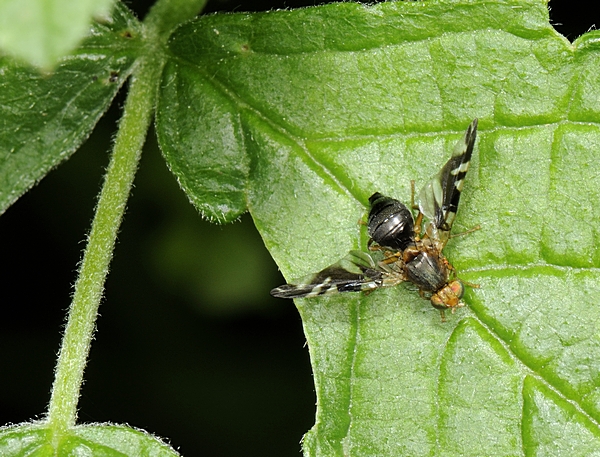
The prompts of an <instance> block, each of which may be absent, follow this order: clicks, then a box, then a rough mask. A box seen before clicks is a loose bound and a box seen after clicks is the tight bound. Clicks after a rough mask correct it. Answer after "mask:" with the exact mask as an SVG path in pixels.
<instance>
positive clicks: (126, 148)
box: [47, 62, 157, 438]
mask: <svg viewBox="0 0 600 457" xmlns="http://www.w3.org/2000/svg"><path fill="white" fill-rule="evenodd" d="M153 63H154V64H156V62H142V63H141V64H140V66H139V67H138V68H137V69H136V71H134V74H133V76H132V78H131V83H130V88H129V93H128V96H127V101H126V103H125V108H124V112H123V117H122V119H121V123H120V125H119V132H118V134H117V137H116V140H115V145H114V149H113V154H112V158H111V160H110V164H109V166H108V170H107V172H106V175H105V178H104V184H103V187H102V190H101V193H100V197H99V200H98V205H97V207H96V214H95V216H94V220H93V222H92V228H91V232H90V234H89V236H88V243H87V247H86V249H85V252H84V255H83V261H82V262H81V266H80V269H79V275H78V278H77V281H76V283H75V292H74V295H73V301H72V302H71V306H70V309H69V315H68V321H67V325H66V328H65V333H64V336H63V340H62V346H61V349H60V353H59V356H58V362H57V366H56V372H55V379H54V384H53V386H52V394H51V398H50V405H49V408H48V416H47V421H48V423H49V424H50V426H51V427H52V428H53V429H54V430H55V432H56V433H55V436H56V437H57V438H60V435H61V434H62V433H61V432H63V431H65V430H66V429H68V428H69V427H72V426H73V425H75V421H76V419H77V403H78V400H79V392H80V388H81V384H82V381H83V371H84V369H85V365H86V361H87V356H88V353H89V349H90V343H91V341H92V337H93V333H94V328H95V322H96V316H97V313H98V306H99V305H100V300H101V299H102V294H103V291H104V282H105V280H106V275H107V274H108V267H109V264H110V261H111V259H112V253H113V250H114V246H115V240H116V237H117V232H118V230H119V226H120V224H121V220H122V219H123V213H124V212H125V207H126V204H127V198H128V197H129V193H130V191H131V186H132V183H133V179H134V177H135V172H136V170H137V167H138V163H139V160H140V156H141V150H142V146H143V144H144V140H145V138H146V132H147V131H148V127H149V125H150V121H151V118H152V114H153V109H154V101H155V95H156V81H157V71H156V68H152V66H153V65H152V64H153Z"/></svg>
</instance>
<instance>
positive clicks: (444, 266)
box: [271, 119, 478, 321]
mask: <svg viewBox="0 0 600 457" xmlns="http://www.w3.org/2000/svg"><path fill="white" fill-rule="evenodd" d="M476 137H477V119H474V120H473V122H471V124H470V125H469V127H468V128H467V131H466V132H465V134H464V136H463V138H462V139H461V140H459V141H458V143H457V144H456V146H455V147H454V150H453V152H452V156H451V157H450V159H449V160H448V161H447V162H446V164H445V165H444V166H443V167H442V168H441V169H440V171H439V172H438V173H437V174H436V175H435V176H433V177H432V178H431V179H430V180H429V181H428V182H427V183H426V184H425V186H424V187H423V188H422V189H421V191H420V192H419V196H418V205H415V204H414V181H413V182H411V185H412V189H413V192H412V194H413V198H412V202H411V208H410V209H409V208H408V207H407V206H406V205H405V204H404V203H402V202H400V201H399V200H396V199H393V198H390V197H386V196H384V195H382V194H380V193H379V192H376V193H374V194H373V195H371V197H370V198H369V204H370V210H369V216H368V219H367V230H368V233H369V236H370V240H369V252H364V251H350V252H349V253H348V254H347V255H346V256H345V257H344V258H343V259H341V260H339V261H338V262H336V263H334V264H333V265H330V266H328V267H326V268H324V269H323V270H321V271H319V272H318V273H315V274H311V275H308V276H306V277H304V278H300V279H298V280H296V281H292V283H290V284H285V285H283V286H280V287H277V288H275V289H273V290H272V291H271V295H273V296H274V297H280V298H301V297H316V296H321V295H330V294H335V293H339V292H360V291H371V290H374V289H377V288H380V287H391V286H395V285H397V284H400V283H401V282H411V283H412V284H414V285H415V286H417V288H418V289H419V294H420V295H421V297H423V298H426V299H429V300H430V302H431V304H432V306H433V307H435V308H437V309H439V310H440V314H441V316H442V321H445V320H446V319H445V314H444V312H445V310H448V309H449V310H451V311H452V312H454V311H455V310H456V309H457V308H460V307H462V306H464V302H463V301H462V297H463V295H464V291H465V283H464V282H462V281H461V280H460V279H458V278H457V277H456V272H455V270H454V267H453V266H452V265H451V264H450V262H448V260H447V259H446V257H445V256H444V254H443V252H442V251H443V249H444V247H445V246H446V243H447V242H448V240H449V239H450V237H451V235H450V232H451V230H452V224H453V223H454V219H455V218H456V212H457V210H458V203H459V201H460V195H461V192H462V189H463V186H464V180H465V177H466V174H467V171H468V170H469V164H470V162H471V156H472V154H473V147H474V145H475V139H476ZM411 209H413V210H416V211H417V217H416V218H414V217H413V213H412V212H411ZM425 221H427V222H425ZM477 228H478V227H476V228H475V229H473V230H476V229H477ZM470 285H471V286H474V287H478V286H476V285H474V284H470Z"/></svg>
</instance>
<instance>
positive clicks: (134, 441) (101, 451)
mask: <svg viewBox="0 0 600 457" xmlns="http://www.w3.org/2000/svg"><path fill="white" fill-rule="evenodd" d="M53 438H54V437H53V434H52V430H50V429H49V428H47V427H46V426H45V425H41V424H30V425H18V426H13V427H4V428H0V455H2V456H3V457H22V456H24V455H32V456H33V455H35V456H36V457H38V456H39V457H46V456H47V457H51V456H67V455H87V456H103V457H112V456H114V457H125V456H131V457H140V456H147V457H151V456H152V457H176V456H178V455H179V454H178V453H177V452H175V451H174V450H173V449H172V448H171V447H170V446H168V445H167V444H165V443H163V442H162V441H160V440H159V439H157V438H155V437H154V436H152V435H150V434H149V433H147V432H144V431H140V430H134V429H132V428H130V427H125V426H122V425H83V426H77V427H74V428H72V429H70V430H69V431H68V432H66V433H65V434H64V435H63V436H61V437H60V439H59V444H58V445H56V443H55V442H54V440H53ZM55 446H56V448H55Z"/></svg>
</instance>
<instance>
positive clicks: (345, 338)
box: [157, 0, 600, 456]
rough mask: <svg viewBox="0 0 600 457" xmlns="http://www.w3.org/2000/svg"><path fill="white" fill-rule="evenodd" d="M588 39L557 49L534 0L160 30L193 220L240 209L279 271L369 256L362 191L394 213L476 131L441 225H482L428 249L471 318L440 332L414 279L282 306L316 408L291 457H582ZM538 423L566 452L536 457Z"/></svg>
mask: <svg viewBox="0 0 600 457" xmlns="http://www.w3.org/2000/svg"><path fill="white" fill-rule="evenodd" d="M599 36H600V34H599V33H597V32H591V33H588V34H586V35H584V36H583V37H581V38H580V39H579V40H577V41H576V42H575V43H574V44H571V43H569V42H568V41H567V40H566V39H565V38H564V37H562V36H560V35H558V34H557V33H556V31H555V30H554V29H553V28H552V27H551V26H550V24H549V22H548V10H547V4H546V2H545V1H541V0H529V1H525V0H509V1H502V2H472V1H467V0H458V1H442V0H437V1H434V0H432V1H427V2H390V3H378V4H375V5H372V6H365V5H359V4H355V3H340V4H332V5H327V6H323V7H318V8H307V9H303V10H295V11H277V12H270V13H263V14H255V15H248V14H233V15H226V16H218V15H215V16H208V17H203V18H200V19H198V20H196V21H193V22H190V23H187V24H185V25H183V26H182V27H180V28H179V29H178V31H177V32H176V33H175V35H174V36H173V37H172V40H171V41H170V43H169V49H170V51H171V53H172V55H173V58H172V60H171V62H170V63H169V64H168V65H167V67H166V69H165V75H164V81H163V87H162V89H161V91H162V92H161V99H160V101H159V108H158V110H159V113H158V118H157V131H158V134H159V139H160V141H161V147H162V148H163V151H164V152H165V156H166V158H167V160H168V162H169V164H170V167H171V169H172V170H173V171H174V172H175V174H176V175H177V177H178V179H179V181H180V182H181V184H182V186H183V187H184V189H185V190H186V192H187V193H188V195H189V196H190V199H191V200H192V201H194V203H195V204H196V205H197V206H198V207H199V208H200V209H201V210H202V211H203V213H204V215H205V216H207V217H211V218H214V219H218V220H230V219H232V218H235V217H237V215H239V214H240V213H241V212H243V211H244V210H245V208H246V207H247V208H249V210H250V212H251V214H252V216H253V218H254V220H255V223H256V225H257V227H258V228H259V230H260V231H261V234H262V236H263V239H264V240H265V244H266V245H267V247H268V248H269V249H270V250H271V253H272V254H273V256H274V257H275V259H276V260H277V262H278V264H279V265H280V267H281V269H282V271H283V272H284V274H285V275H286V277H290V278H293V277H301V276H303V275H305V274H309V273H311V272H317V271H319V270H321V269H322V268H324V267H326V266H327V265H330V264H332V263H334V262H335V261H337V260H338V259H340V258H341V257H343V256H344V255H345V254H346V253H347V252H348V251H349V250H351V249H356V248H362V249H365V248H366V243H365V241H366V234H365V228H364V226H361V225H360V224H359V223H358V221H359V220H360V219H361V218H364V216H365V213H366V211H367V201H368V197H369V196H370V195H371V194H372V193H373V192H375V191H379V192H382V193H384V194H388V195H390V196H392V197H395V198H399V199H400V200H402V201H404V202H409V201H410V180H411V179H414V180H416V182H417V186H420V185H423V184H424V183H425V182H426V180H427V179H428V177H430V176H431V175H433V174H435V173H436V172H437V171H438V170H439V169H440V167H441V166H442V164H443V163H444V162H445V161H446V160H447V159H448V157H449V155H450V152H451V151H452V148H453V146H454V143H455V142H456V141H457V140H458V139H459V138H460V137H461V136H462V134H463V132H464V130H465V129H466V127H467V126H468V125H469V123H470V122H471V120H472V119H473V118H475V117H478V118H479V119H480V122H479V138H478V140H477V143H476V147H475V153H474V156H473V161H472V165H471V170H470V171H469V174H468V176H467V178H466V184H465V187H464V191H463V194H462V195H463V196H462V198H461V207H460V209H459V212H458V217H457V221H456V223H455V224H454V231H455V232H461V231H464V230H468V229H470V228H472V227H474V226H475V225H477V224H481V227H482V228H481V230H479V231H477V232H475V233H473V234H470V235H468V236H462V237H457V238H454V239H452V240H450V242H449V244H448V246H447V248H446V249H445V253H446V254H447V255H448V258H449V259H450V260H451V261H452V263H453V264H454V266H455V267H456V268H457V271H458V274H459V276H460V277H461V278H464V279H465V280H468V281H472V282H474V283H478V284H480V285H481V288H479V289H469V290H468V291H467V295H466V297H465V299H466V301H467V303H468V305H469V307H468V308H466V309H461V310H459V311H458V312H457V313H456V314H454V315H452V316H450V317H449V319H448V322H447V323H445V324H443V323H441V322H440V318H439V314H438V312H437V311H436V310H434V309H433V308H431V306H429V305H428V303H427V302H426V301H424V300H422V299H421V298H420V297H419V294H418V293H417V292H416V291H415V290H414V287H412V286H411V285H410V284H405V285H401V286H399V287H396V288H393V289H387V290H377V291H375V292H373V293H371V294H369V295H365V294H357V293H355V294H350V293H349V294H345V295H340V296H334V297H330V298H323V299H305V300H298V301H297V302H296V305H297V306H298V309H299V311H300V313H301V316H302V320H303V324H304V328H305V332H306V337H307V341H308V344H309V350H310V353H311V360H312V365H313V371H314V376H315V387H316V392H317V397H318V402H317V404H318V407H317V417H316V423H315V426H314V427H313V429H312V430H311V431H310V432H309V433H308V434H307V435H306V437H305V439H304V451H305V454H306V455H315V456H316V455H326V456H332V455H339V456H342V455H369V456H371V455H411V456H412V455H414V456H418V455H432V454H436V455H449V456H450V455H474V456H481V455H497V454H502V455H529V454H533V453H542V452H543V451H548V453H549V454H554V455H564V454H565V452H566V453H568V451H564V450H565V449H571V448H570V447H569V446H571V445H573V447H572V449H580V450H581V453H580V455H589V454H591V453H592V451H591V450H592V449H593V450H594V452H598V450H599V449H600V439H599V436H600V435H599V434H600V429H599V428H598V426H597V424H598V423H599V422H600V365H599V363H598V361H599V360H600V340H599V339H598V337H597V335H598V329H597V322H600V307H598V304H597V302H598V299H597V297H598V296H600V286H599V284H600V274H599V272H598V271H599V270H598V268H599V267H600V252H599V248H598V243H597V240H598V239H599V238H600V229H599V228H598V224H597V221H598V220H599V219H600V181H599V177H598V176H599V174H598V170H599V169H600V156H599V155H598V154H597V151H598V150H600V126H599V122H600V105H599V104H598V100H600V92H599V88H600V84H598V82H599V76H598V75H599V74H600V52H599V51H600V47H599V46H598V37H599ZM218 177H224V179H223V180H222V181H219V179H218ZM218 182H223V183H224V184H223V185H221V184H218ZM205 183H208V184H205ZM532 380H535V386H534V385H532ZM569 405H571V406H569ZM544 408H546V409H544ZM552 421H556V422H557V423H559V424H560V423H565V424H566V423H568V424H569V427H572V428H573V430H574V436H575V437H580V438H581V439H582V440H583V441H582V443H583V444H581V445H580V446H579V445H577V446H576V445H575V444H574V441H573V440H571V439H570V438H569V437H566V438H565V439H564V440H563V441H562V442H561V443H560V445H559V446H557V447H556V448H554V450H553V449H550V450H548V449H549V438H548V437H554V436H556V434H557V427H555V426H554V425H553V423H552ZM542 429H543V430H542ZM524 430H526V432H527V433H526V434H525V432H524ZM574 439H575V438H574ZM577 439H579V438H577ZM563 451H564V452H563ZM569 455H572V454H569Z"/></svg>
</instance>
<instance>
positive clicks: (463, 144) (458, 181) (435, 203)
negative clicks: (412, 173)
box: [419, 119, 477, 249]
mask: <svg viewBox="0 0 600 457" xmlns="http://www.w3.org/2000/svg"><path fill="white" fill-rule="evenodd" d="M476 138H477V119H473V122H471V124H470V125H469V127H468V128H467V131H466V132H465V135H464V137H463V138H462V139H461V140H459V141H458V143H456V146H455V147H454V151H453V152H452V157H450V159H449V160H448V162H446V164H445V165H444V166H443V167H442V169H441V170H440V171H439V172H438V173H437V174H436V175H435V176H433V177H432V178H431V180H430V181H429V182H428V183H427V184H426V185H425V186H424V187H423V189H421V192H420V193H419V210H420V211H421V213H423V215H424V216H425V217H426V218H427V219H429V220H430V221H431V224H430V225H429V226H428V227H427V234H428V235H429V237H431V238H433V239H434V240H436V241H438V242H439V243H441V246H440V249H441V248H443V247H444V246H445V245H446V242H447V241H448V238H449V237H450V230H451V229H452V224H453V223H454V219H455V217H456V211H457V210H458V202H459V200H460V194H461V192H462V189H463V186H464V182H465V176H466V174H467V171H468V170H469V164H470V163H471V156H472V155H473V147H474V145H475V139H476Z"/></svg>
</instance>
